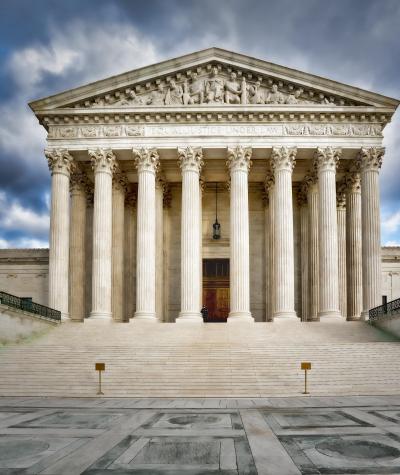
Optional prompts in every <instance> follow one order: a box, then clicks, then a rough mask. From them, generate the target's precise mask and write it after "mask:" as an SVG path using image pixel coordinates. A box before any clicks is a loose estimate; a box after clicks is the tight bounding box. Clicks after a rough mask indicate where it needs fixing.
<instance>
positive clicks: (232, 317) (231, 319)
mask: <svg viewBox="0 0 400 475" xmlns="http://www.w3.org/2000/svg"><path fill="white" fill-rule="evenodd" d="M242 322H244V323H254V318H253V317H252V316H251V313H250V312H245V311H243V312H229V316H228V320H227V323H242Z"/></svg>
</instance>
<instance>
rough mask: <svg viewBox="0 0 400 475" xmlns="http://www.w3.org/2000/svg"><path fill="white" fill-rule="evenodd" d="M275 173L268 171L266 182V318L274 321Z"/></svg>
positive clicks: (268, 320)
mask: <svg viewBox="0 0 400 475" xmlns="http://www.w3.org/2000/svg"><path fill="white" fill-rule="evenodd" d="M273 191H274V175H273V174H272V173H268V175H267V177H266V179H265V182H264V193H265V196H264V199H265V214H264V221H265V320H266V321H267V322H272V321H273V308H274V307H273V304H272V302H273V296H272V294H273V254H274V253H273V242H274V240H273V235H272V230H273V228H274V226H273V210H274V199H273Z"/></svg>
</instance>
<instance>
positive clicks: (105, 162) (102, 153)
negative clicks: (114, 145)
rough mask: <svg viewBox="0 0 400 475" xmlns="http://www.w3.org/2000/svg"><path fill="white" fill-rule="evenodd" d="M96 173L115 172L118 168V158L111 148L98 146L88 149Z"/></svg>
mask: <svg viewBox="0 0 400 475" xmlns="http://www.w3.org/2000/svg"><path fill="white" fill-rule="evenodd" d="M88 154H89V157H90V160H91V162H92V169H93V171H94V173H109V174H111V175H112V174H113V173H114V172H115V170H116V166H117V164H116V158H115V155H114V153H113V151H112V150H111V149H104V148H97V149H95V150H88Z"/></svg>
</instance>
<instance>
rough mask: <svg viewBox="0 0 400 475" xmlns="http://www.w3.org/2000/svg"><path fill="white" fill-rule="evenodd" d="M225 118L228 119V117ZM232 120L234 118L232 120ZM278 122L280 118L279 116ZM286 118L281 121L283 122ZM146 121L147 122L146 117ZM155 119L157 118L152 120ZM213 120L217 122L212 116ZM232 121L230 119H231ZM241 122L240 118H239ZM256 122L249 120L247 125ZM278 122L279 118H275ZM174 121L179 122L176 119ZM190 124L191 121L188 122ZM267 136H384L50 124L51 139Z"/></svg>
mask: <svg viewBox="0 0 400 475" xmlns="http://www.w3.org/2000/svg"><path fill="white" fill-rule="evenodd" d="M225 119H226V118H225ZM232 119H233V118H232ZM277 119H278V120H279V118H278V117H277ZM284 119H285V118H282V120H284ZM143 120H146V119H144V118H143ZM152 120H154V119H152ZM210 120H218V119H217V117H215V118H214V116H213V114H210ZM228 120H229V118H228ZM236 120H238V118H236ZM252 120H253V119H252V118H250V119H249V118H248V117H246V122H251V121H252ZM275 120H276V119H275ZM172 121H173V122H175V121H177V118H176V117H175V118H174V120H172ZM263 121H264V119H263ZM188 122H190V119H189V121H188ZM174 136H175V137H196V136H198V137H204V136H206V137H209V136H227V137H237V136H243V137H252V136H256V137H266V136H299V137H303V136H329V137H382V125H381V124H351V123H347V124H335V123H328V124H312V123H292V124H286V125H285V124H284V125H281V124H274V125H272V124H271V125H269V124H268V125H264V124H247V125H240V124H238V125H224V124H215V125H207V124H204V125H195V124H186V125H172V124H171V125H150V124H149V125H119V126H105V125H91V126H78V125H77V126H63V125H51V126H50V128H49V134H48V138H49V139H59V140H66V139H98V138H108V139H110V138H111V139H112V138H124V137H174Z"/></svg>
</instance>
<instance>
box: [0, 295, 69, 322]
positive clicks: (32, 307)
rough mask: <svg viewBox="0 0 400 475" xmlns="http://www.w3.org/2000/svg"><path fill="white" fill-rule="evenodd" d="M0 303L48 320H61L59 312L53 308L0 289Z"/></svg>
mask: <svg viewBox="0 0 400 475" xmlns="http://www.w3.org/2000/svg"><path fill="white" fill-rule="evenodd" d="M0 303H2V304H3V305H8V306H9V307H13V308H18V309H20V310H24V311H25V312H29V313H33V314H35V315H40V316H41V317H45V318H48V319H50V320H55V321H61V312H60V311H59V310H54V309H53V308H49V307H46V306H45V305H40V304H38V303H36V302H32V299H31V298H30V297H16V296H15V295H11V294H8V293H7V292H1V291H0Z"/></svg>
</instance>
